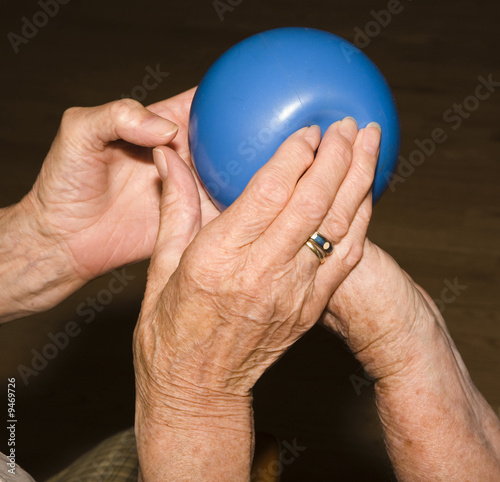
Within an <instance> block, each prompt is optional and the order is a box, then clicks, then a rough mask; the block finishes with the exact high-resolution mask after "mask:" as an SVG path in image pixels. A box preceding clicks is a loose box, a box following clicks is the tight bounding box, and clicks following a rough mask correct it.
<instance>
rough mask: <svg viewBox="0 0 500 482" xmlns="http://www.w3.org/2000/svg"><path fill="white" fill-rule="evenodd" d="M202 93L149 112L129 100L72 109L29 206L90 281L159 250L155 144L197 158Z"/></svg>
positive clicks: (39, 223) (39, 225)
mask: <svg viewBox="0 0 500 482" xmlns="http://www.w3.org/2000/svg"><path fill="white" fill-rule="evenodd" d="M194 90H195V89H191V90H189V91H187V92H184V93H183V94H180V95H178V96H176V97H173V98H171V99H168V100H166V101H163V102H160V103H158V104H155V105H154V106H151V107H150V108H149V109H146V108H145V107H143V106H142V105H141V104H140V103H138V102H136V101H133V100H130V99H123V100H120V101H116V102H111V103H109V104H106V105H103V106H100V107H93V108H80V107H76V108H71V109H69V110H67V111H66V112H65V114H64V116H63V120H62V123H61V127H60V129H59V132H58V134H57V136H56V138H55V140H54V142H53V144H52V147H51V149H50V151H49V153H48V155H47V158H46V160H45V162H44V164H43V166H42V169H41V172H40V174H39V176H38V179H37V181H36V183H35V185H34V187H33V189H32V191H31V192H30V193H29V194H28V196H26V198H25V199H23V201H22V204H24V208H25V211H26V213H28V214H30V215H32V216H33V218H34V219H35V220H36V225H37V229H38V230H39V232H40V233H41V234H42V236H43V237H44V238H46V239H49V238H50V239H56V240H58V243H59V244H60V246H61V250H63V251H64V253H65V255H66V256H67V257H68V267H70V269H71V271H72V272H73V273H74V276H75V277H77V278H79V279H81V280H82V282H86V281H88V280H90V279H92V278H94V277H96V276H99V275H100V274H103V273H105V272H107V271H109V270H111V269H114V268H116V267H119V266H122V265H125V264H128V263H132V262H135V261H139V260H142V259H145V258H147V257H149V256H150V255H151V253H152V251H153V246H154V243H155V239H156V236H157V233H158V223H159V220H158V208H159V200H160V192H161V185H160V180H159V177H158V172H157V170H156V168H155V166H154V164H153V162H152V154H151V147H155V146H158V145H166V144H169V143H170V144H171V146H172V148H173V149H174V150H175V151H176V152H177V153H178V154H179V155H180V156H181V157H182V158H184V159H185V160H186V161H187V162H189V155H188V153H189V147H188V141H187V126H188V116H189V109H190V106H191V101H192V97H193V94H194ZM154 112H161V114H160V115H161V117H160V115H156V114H155V113H154ZM174 123H175V124H177V126H179V130H178V131H177V126H176V125H175V124H174ZM174 138H175V140H174ZM209 209H210V207H209ZM212 209H213V210H215V208H214V207H213V206H212ZM209 214H213V211H212V213H209ZM207 216H208V215H207Z"/></svg>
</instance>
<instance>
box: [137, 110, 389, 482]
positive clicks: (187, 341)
mask: <svg viewBox="0 0 500 482" xmlns="http://www.w3.org/2000/svg"><path fill="white" fill-rule="evenodd" d="M320 138H321V136H320V130H319V128H317V127H311V128H305V129H301V130H300V131H298V132H296V133H294V134H293V135H292V136H290V137H289V138H288V139H287V141H285V143H284V144H283V145H282V146H281V147H280V148H279V149H278V151H277V152H276V154H275V155H274V156H273V158H272V159H271V160H270V161H269V162H268V163H267V164H266V165H265V166H263V167H262V168H261V169H260V170H259V171H258V172H257V174H256V175H255V176H254V177H253V178H252V180H251V181H250V183H249V185H248V186H247V188H246V189H245V191H244V192H243V193H242V195H241V196H240V197H239V198H238V199H237V200H236V201H235V203H233V204H232V205H231V206H230V207H229V208H228V209H226V210H225V211H224V212H223V213H222V214H221V215H220V216H219V217H217V218H216V219H214V220H213V221H212V222H211V223H209V224H208V225H206V226H205V227H204V228H203V229H200V227H201V224H202V223H201V210H200V204H201V199H199V198H198V194H197V187H196V184H195V180H194V178H193V176H192V174H191V172H190V170H189V169H188V167H187V166H186V164H185V163H184V162H183V161H182V159H180V158H179V157H178V156H176V155H175V153H174V152H173V151H172V150H170V149H168V148H162V149H160V148H158V149H155V162H156V163H157V166H158V171H159V172H160V173H163V175H162V179H163V192H162V198H161V202H160V210H161V215H160V229H159V233H158V239H157V243H156V246H155V250H154V252H153V257H152V259H151V264H150V268H149V272H148V283H147V288H146V293H145V297H144V301H143V305H142V309H141V314H140V317H139V321H138V324H137V327H136V330H135V333H134V367H135V373H136V434H137V447H138V454H139V463H140V468H141V477H142V480H143V481H147V482H150V481H163V480H172V481H191V480H200V481H214V480H215V481H231V482H233V481H237V482H240V481H245V480H249V477H250V468H251V462H252V455H253V417H252V408H251V393H252V388H253V386H254V384H255V383H256V381H257V380H258V378H259V377H260V376H261V375H262V373H264V371H265V370H266V369H267V368H268V367H269V366H270V365H272V364H273V363H274V362H276V361H277V360H278V359H279V358H280V357H281V356H282V354H283V353H284V352H285V351H286V350H287V348H288V347H289V346H290V345H292V344H293V343H294V342H295V341H296V340H297V339H298V338H299V337H300V336H301V335H302V334H304V333H305V332H306V331H307V330H308V329H309V328H311V327H312V326H313V325H314V324H315V322H316V320H317V319H318V317H319V316H320V314H321V312H322V311H323V309H324V306H325V305H326V303H327V301H328V299H329V298H330V296H331V294H332V293H333V291H334V290H335V288H336V287H337V286H338V284H339V283H340V282H341V281H342V280H343V279H344V277H345V276H346V275H347V273H348V272H349V271H350V269H351V268H352V266H353V265H355V264H356V262H357V261H358V260H359V256H361V251H362V248H363V240H364V237H365V234H366V229H367V227H368V222H369V218H370V213H371V197H370V195H369V194H368V193H369V190H370V186H371V184H372V181H373V173H374V170H375V165H376V159H377V156H376V150H377V146H378V143H379V141H380V131H379V130H378V129H376V128H373V127H370V128H367V129H363V130H361V131H360V132H359V134H358V130H357V126H356V125H355V123H354V121H353V120H352V119H349V120H347V121H346V120H344V121H342V122H337V123H336V124H334V125H332V126H331V127H330V128H329V129H328V131H327V132H326V133H325V135H324V138H323V140H322V141H321V144H320ZM363 138H364V141H365V142H366V141H370V142H372V143H373V144H374V145H373V146H372V149H370V150H369V151H370V153H368V152H367V151H364V148H363V147H362V139H363ZM332 158H334V159H335V160H336V161H337V162H332ZM359 164H363V165H364V167H365V169H364V170H363V171H362V173H363V174H365V175H364V176H360V174H361V171H360V170H359V169H358V168H357V167H359ZM353 175H354V176H356V178H357V179H358V181H359V184H358V186H357V189H354V190H353V189H352V185H353V184H352V183H351V181H352V179H351V176H353ZM353 191H355V192H353ZM337 203H339V204H338V205H337ZM332 208H333V209H334V210H335V209H340V208H343V212H344V213H345V214H346V215H347V216H348V218H347V219H346V224H347V231H348V233H347V234H345V236H344V237H342V239H341V240H339V242H338V244H336V246H335V251H334V253H333V254H332V255H331V256H329V257H328V259H327V260H325V263H324V264H320V260H319V259H318V258H317V257H316V256H315V255H314V254H313V253H312V252H311V251H310V250H309V249H308V248H307V247H304V243H305V242H306V241H307V239H308V238H309V236H310V235H311V233H313V232H314V231H315V230H316V229H319V230H320V232H321V233H324V235H325V236H327V237H328V239H332V238H333V236H334V234H335V233H334V231H336V230H335V223H334V222H333V220H334V219H335V217H334V216H333V217H330V216H329V215H328V214H329V213H331V212H332ZM166 220H168V228H165V227H166V226H167V223H166Z"/></svg>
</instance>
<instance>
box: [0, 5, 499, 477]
mask: <svg viewBox="0 0 500 482" xmlns="http://www.w3.org/2000/svg"><path fill="white" fill-rule="evenodd" d="M387 3H388V2H387V0H378V1H373V2H370V1H368V0H358V1H349V2H340V1H327V0H310V1H309V2H305V1H304V0H301V1H298V0H293V1H284V0H281V1H264V0H244V1H242V2H241V4H240V5H239V6H236V7H235V8H234V11H232V12H226V14H225V18H224V20H223V21H221V20H220V19H219V17H218V15H217V13H216V11H215V9H214V7H213V5H212V1H211V0H206V1H199V2H191V1H184V2H181V1H180V0H178V1H176V2H171V1H165V0H163V1H147V0H145V1H143V2H133V1H129V2H125V1H120V2H119V1H115V0H113V1H108V2H102V1H96V0H90V1H89V0H87V1H83V0H72V1H70V2H69V3H68V4H66V5H62V6H61V7H60V12H59V13H58V14H57V15H56V16H55V17H54V18H53V19H51V20H50V21H49V22H48V24H47V25H46V26H45V27H43V28H41V29H40V31H39V33H38V34H37V35H36V36H35V37H34V38H33V39H31V40H30V41H29V43H28V44H27V45H21V46H20V51H19V53H18V54H15V53H14V51H13V49H12V47H11V45H10V43H9V40H8V39H7V34H8V33H9V32H15V33H20V30H21V26H22V20H21V19H22V17H23V16H27V17H28V18H30V19H31V18H32V17H33V15H34V14H35V13H36V12H37V11H39V10H40V7H39V6H38V5H37V3H36V2H35V1H31V0H30V1H23V2H9V4H8V6H7V5H5V2H4V5H2V14H1V22H2V39H3V40H2V41H1V48H2V57H1V58H2V67H1V86H2V93H1V109H0V117H1V122H0V138H1V141H2V143H1V148H2V156H1V162H2V172H3V175H2V176H1V179H0V205H2V206H5V205H9V204H11V203H14V202H16V201H18V200H19V199H20V197H21V196H22V195H23V194H24V193H26V192H27V191H28V190H29V189H30V186H31V185H32V183H33V181H34V179H35V177H36V174H37V172H38V170H39V168H40V165H41V163H42V162H43V159H44V156H45V154H46V152H47V150H48V148H49V146H50V143H51V140H52V139H53V137H54V135H55V133H56V130H57V127H58V124H59V121H60V118H61V114H62V112H63V111H64V109H65V108H67V107H70V106H73V105H85V106H90V105H98V104H102V103H105V102H108V101H110V100H113V99H116V98H119V97H120V96H121V94H123V93H127V92H130V91H131V89H132V88H133V87H134V86H136V85H139V84H140V83H141V82H142V79H143V77H144V75H145V73H146V72H145V68H146V67H147V66H151V67H153V68H154V66H156V65H157V64H160V65H161V68H162V70H164V71H166V72H169V73H170V75H169V77H168V78H167V79H166V80H165V81H164V82H163V83H162V84H161V85H160V86H158V88H157V89H155V90H154V91H151V92H150V93H148V96H147V98H146V99H145V101H144V103H150V102H154V101H157V100H161V99H164V98H167V97H169V96H171V95H173V94H176V93H178V92H180V91H183V90H185V89H187V88H189V87H191V86H193V85H196V84H197V83H198V82H199V80H200V79H201V77H202V75H203V73H204V72H205V71H206V69H207V68H208V67H209V66H210V65H211V63H212V62H213V61H214V60H215V59H216V58H217V57H218V56H219V55H220V54H221V53H222V52H223V51H224V50H226V49H227V48H229V47H230V46H231V45H233V44H234V43H236V42H237V41H239V40H241V39H243V38H245V37H247V36H250V35H252V34H254V33H256V32H259V31H262V30H266V29H269V28H274V27H281V26H309V27H316V28H320V29H324V30H328V31H331V32H334V33H337V34H339V35H341V36H344V37H345V38H347V39H349V40H351V41H352V40H353V39H354V33H355V30H354V29H355V28H356V27H360V28H361V29H364V28H365V25H366V24H367V22H369V21H370V20H372V17H371V14H370V11H371V10H372V9H374V10H376V11H379V10H381V9H385V8H386V7H387ZM401 5H403V7H404V9H403V11H402V12H401V13H400V14H399V15H396V16H394V17H393V18H392V21H391V22H390V24H389V25H388V26H387V27H385V28H382V30H381V33H380V35H378V36H376V37H374V38H373V39H372V41H371V43H370V45H368V46H367V47H366V48H365V49H364V51H365V53H367V54H368V55H369V56H370V57H371V58H372V59H373V60H374V61H375V63H377V65H378V66H379V67H380V69H381V70H382V72H383V73H384V74H385V76H386V78H387V80H388V82H389V84H390V85H391V87H392V89H393V91H394V95H395V98H396V100H397V103H398V106H399V110H400V114H401V121H402V132H403V143H402V154H403V155H404V156H405V157H407V156H408V155H409V154H410V153H411V151H412V150H413V149H414V148H415V144H414V140H415V139H417V138H418V139H423V138H426V137H429V136H430V134H431V132H432V130H433V129H435V128H437V127H441V128H443V129H444V130H445V131H446V132H447V134H449V139H448V140H447V141H446V142H445V143H443V144H442V145H440V146H438V148H437V149H436V152H435V153H434V154H433V155H432V156H430V157H428V158H427V159H426V160H425V162H424V163H423V164H422V165H421V166H420V167H418V168H417V169H416V170H415V173H414V174H413V175H411V176H410V177H408V178H407V179H406V180H405V182H404V183H402V184H399V185H398V186H397V189H396V190H395V191H394V192H388V193H387V194H386V195H385V196H384V198H383V199H382V200H381V201H380V202H379V204H378V205H377V207H376V210H375V213H374V216H373V222H372V228H371V238H372V239H373V240H374V241H376V242H377V243H378V244H379V245H381V246H382V247H383V248H385V249H386V250H387V251H389V252H390V253H391V254H392V255H393V256H394V257H395V258H396V259H397V260H398V261H399V262H400V264H401V265H402V266H403V267H404V268H405V269H406V270H407V271H408V272H409V273H410V274H411V275H412V276H413V277H414V278H415V280H416V281H417V282H419V283H420V284H422V285H423V286H424V287H425V288H426V289H427V290H428V291H429V292H430V293H431V295H432V296H433V297H434V298H439V297H440V296H441V292H442V290H443V288H444V287H445V286H446V285H445V283H446V280H449V281H453V280H454V279H455V278H458V281H459V283H460V284H462V285H466V286H467V288H466V289H465V290H464V291H462V292H461V293H460V295H459V296H458V297H457V299H456V300H455V301H454V302H452V303H450V304H447V305H445V312H444V316H445V318H446V320H447V322H448V324H449V327H450V330H451V333H452V335H453V337H454V339H455V341H456V343H457V345H458V348H459V349H460V352H461V353H462V356H463V357H464V359H465V362H466V364H467V366H468V367H469V370H470V371H471V374H472V378H473V379H474V381H475V382H476V384H477V385H478V387H479V388H480V390H481V391H482V393H483V394H484V395H485V397H486V398H487V400H488V401H489V402H490V403H491V404H492V406H493V407H494V409H495V411H498V410H500V383H499V374H500V351H499V346H500V329H499V322H500V316H499V305H500V302H499V295H498V293H499V288H500V278H499V273H500V265H499V255H500V249H499V244H500V203H499V189H498V184H499V180H500V178H499V176H500V165H499V160H498V158H499V152H500V143H499V141H500V130H499V127H498V111H499V107H500V93H499V92H495V93H494V94H493V95H492V96H491V97H490V99H488V100H486V101H483V102H481V103H480V105H479V107H478V109H477V110H475V111H474V112H472V113H471V115H470V117H469V118H468V119H466V120H464V122H463V125H462V126H461V127H460V128H459V129H456V130H453V129H451V125H450V123H447V122H446V121H445V120H444V119H443V114H444V113H445V111H447V109H449V108H450V107H452V106H453V104H454V103H461V102H462V101H463V99H464V98H465V97H467V96H469V95H471V94H474V90H475V87H476V85H477V83H478V80H477V78H478V76H480V75H483V76H488V75H489V74H493V78H494V79H495V80H497V81H499V80H500V68H499V57H498V52H499V51H500V42H499V40H498V21H499V7H498V3H497V2H494V1H490V2H488V1H477V2H468V1H464V0H453V1H451V0H443V1H440V2H435V1H431V0H414V1H410V0H402V1H401ZM146 267H147V263H142V264H140V265H136V266H134V267H131V268H129V269H128V270H127V272H128V273H130V274H133V275H134V276H135V279H134V280H133V281H132V282H131V284H130V285H129V286H128V287H127V288H126V289H125V290H124V291H123V292H122V293H120V294H118V295H116V296H115V297H114V298H113V302H112V303H111V304H110V305H108V306H106V307H105V309H104V310H103V311H102V312H101V313H98V314H97V317H96V319H95V320H94V321H93V322H92V323H90V324H86V323H85V322H84V321H83V319H82V317H81V316H79V315H78V314H77V311H76V310H77V306H78V305H79V304H80V303H82V302H85V300H86V298H87V297H88V296H96V295H97V294H98V293H99V290H101V289H102V288H104V287H106V286H107V284H108V282H109V277H104V278H101V279H98V280H96V281H94V282H93V283H90V284H89V285H88V286H86V287H85V288H84V289H82V290H81V291H80V292H78V293H76V294H74V295H73V296H72V297H71V298H70V299H69V300H67V301H66V302H65V303H63V304H62V305H61V306H59V307H57V308H56V309H54V310H52V311H50V312H48V313H44V314H41V315H39V316H36V317H32V318H30V319H25V320H19V321H17V322H14V323H10V324H8V325H5V326H2V328H1V338H0V354H1V365H0V366H1V368H0V385H1V386H2V387H6V378H7V377H8V376H17V378H18V383H20V384H21V385H22V381H21V378H20V377H19V375H18V366H19V365H20V364H24V365H29V363H30V360H31V358H32V354H31V350H33V349H36V350H42V348H43V347H44V346H45V344H46V343H48V342H49V341H50V340H49V339H48V334H49V332H52V333H55V332H57V331H59V330H61V329H62V327H64V325H65V323H66V322H68V321H69V320H75V321H76V322H77V323H78V324H79V326H81V328H82V333H81V334H80V335H79V336H78V337H77V338H75V339H72V341H71V343H70V345H69V346H68V347H67V348H65V349H64V350H61V352H60V353H59V355H58V356H57V358H55V359H54V360H52V361H51V362H50V363H49V365H48V367H47V368H46V369H45V370H43V371H42V372H41V373H40V374H39V375H38V376H37V377H31V378H30V379H29V384H28V385H27V386H20V387H19V388H18V391H17V409H18V412H17V414H18V418H19V425H18V432H17V442H18V448H17V455H18V461H19V463H20V464H21V465H22V466H24V467H25V468H26V469H27V470H29V471H31V473H32V474H33V475H34V476H35V477H37V478H39V479H41V480H43V479H44V478H45V477H46V476H47V475H50V474H51V473H53V472H55V471H56V470H58V469H60V468H62V467H64V466H65V465H66V464H67V463H68V462H69V461H71V460H72V459H73V458H74V457H76V456H77V455H79V454H81V453H82V452H84V451H85V450H87V449H88V448H90V447H92V446H93V445H94V444H96V443H97V442H98V441H100V440H102V439H103V438H105V437H106V436H108V435H111V434H113V433H114V432H116V431H118V430H120V429H122V428H125V427H128V426H130V425H131V424H132V423H133V405H134V385H133V370H132V361H131V335H132V330H133V327H134V323H135V321H136V317H137V314H138V310H139V306H140V301H141V297H142V294H143V290H144V282H145V270H146ZM360 301H362V300H360ZM352 374H357V375H358V376H362V371H361V370H360V369H359V366H358V365H357V363H356V362H355V361H354V359H353V358H352V357H351V355H350V354H349V353H348V352H347V351H346V350H345V349H344V348H343V346H342V345H341V344H340V343H339V342H338V341H337V340H336V339H334V338H333V337H331V336H330V335H329V334H327V333H326V332H324V331H323V330H321V329H319V328H318V329H313V330H312V331H311V332H310V333H309V334H308V335H307V336H306V337H304V339H303V340H301V341H300V342H299V343H297V345H296V346H295V347H294V348H293V349H292V350H291V351H290V352H289V353H288V354H287V355H286V356H285V357H284V358H283V359H282V360H281V361H280V362H279V363H278V364H277V365H276V366H275V367H273V368H272V370H271V371H270V372H269V373H268V374H266V375H265V376H264V377H263V379H262V380H261V381H260V382H259V384H258V386H257V389H256V391H255V410H256V424H257V428H258V429H260V430H267V431H269V432H271V433H274V434H276V436H277V437H278V438H279V439H280V440H286V441H289V442H290V443H292V442H293V440H294V439H296V441H297V443H298V444H299V445H300V446H303V447H306V449H305V450H304V451H302V452H301V453H300V455H299V457H298V458H297V459H296V460H295V461H294V462H293V463H291V464H289V465H287V466H286V467H285V471H284V474H283V480H285V481H306V480H315V481H316V480H351V481H372V480H373V481H386V480H391V477H392V476H391V470H390V466H389V465H388V462H387V459H386V458H385V455H384V448H383V442H382V439H381V434H380V428H379V425H378V422H377V418H376V414H375V412H374V406H373V401H372V393H371V391H370V389H369V388H368V387H365V386H363V387H362V389H361V394H360V395H359V396H358V395H357V394H356V392H355V390H354V388H353V386H352V384H351V381H350V376H351V375H352ZM1 393H2V394H3V395H2V397H3V396H5V397H6V395H5V390H4V388H2V391H1ZM3 400H6V398H3ZM3 403H4V402H2V405H1V406H4V410H5V411H4V412H3V413H6V406H5V405H3ZM0 433H1V434H2V435H1V436H0V449H1V450H3V451H5V450H6V439H7V436H6V432H5V430H4V429H2V430H1V431H0Z"/></svg>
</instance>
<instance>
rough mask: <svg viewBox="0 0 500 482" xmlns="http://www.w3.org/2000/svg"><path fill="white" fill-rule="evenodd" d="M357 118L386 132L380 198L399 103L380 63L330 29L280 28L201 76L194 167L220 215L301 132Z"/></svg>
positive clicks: (388, 173) (394, 151)
mask: <svg viewBox="0 0 500 482" xmlns="http://www.w3.org/2000/svg"><path fill="white" fill-rule="evenodd" d="M346 116H352V117H354V118H355V119H356V120H357V122H358V125H359V127H360V128H362V127H366V125H367V124H369V123H370V122H378V123H379V124H380V125H381V127H382V140H381V146H380V156H379V160H378V164H377V170H376V174H375V181H374V185H373V197H374V201H376V200H378V199H379V198H380V196H381V195H382V193H383V191H384V190H385V189H386V187H387V185H388V183H389V182H390V180H391V177H392V174H393V172H394V169H395V167H396V162H397V157H398V153H399V146H400V127H399V118H398V114H397V110H396V105H395V103H394V99H393V97H392V94H391V91H390V89H389V86H388V85H387V82H386V81H385V79H384V77H383V76H382V74H381V73H380V71H379V70H378V68H377V67H376V66H375V64H374V63H373V62H372V61H371V60H370V59H369V58H368V57H367V56H366V55H365V54H363V53H362V52H361V50H359V49H358V48H356V47H355V46H354V45H352V44H351V43H349V42H347V41H346V40H344V39H342V38H340V37H338V36H336V35H333V34H331V33H329V32H323V31H321V30H315V29H310V28H298V27H297V28H296V27H293V28H292V27H291V28H280V29H275V30H269V31H267V32H263V33H260V34H257V35H254V36H252V37H250V38H247V39H246V40H243V41H242V42H240V43H238V44H236V45H235V46H234V47H232V48H230V49H229V50H228V51H227V52H225V53H224V54H223V55H222V56H221V57H220V58H219V59H218V60H217V61H216V62H215V63H214V64H213V65H212V67H211V68H210V69H209V70H208V72H207V73H206V74H205V76H204V77H203V79H202V81H201V83H200V85H199V86H198V89H197V91H196V94H195V96H194V99H193V103H192V106H191V113H190V119H189V145H190V149H191V155H192V158H193V161H194V165H195V167H196V170H197V172H198V175H199V176H200V179H201V181H202V182H203V184H204V186H205V188H206V190H207V191H208V193H209V194H210V196H211V198H212V200H213V201H214V203H215V205H216V206H217V207H218V208H219V209H220V210H223V209H225V208H226V207H227V206H229V205H230V204H231V203H232V202H233V201H234V200H235V199H236V198H237V197H238V196H239V195H240V194H241V193H242V191H243V189H244V188H245V186H246V185H247V184H248V182H249V181H250V179H251V178H252V176H253V175H254V174H255V173H256V172H257V171H258V170H259V168H260V167H262V166H263V165H264V164H265V163H266V162H267V161H268V160H269V159H270V158H271V157H272V156H273V154H274V153H275V152H276V150H277V148H278V147H279V146H280V145H281V144H282V143H283V141H284V140H285V139H286V138H287V137H288V136H289V135H290V134H292V133H293V132H295V131H296V130H298V129H300V128H302V127H305V126H310V125H313V124H318V125H319V126H320V127H321V131H322V133H323V134H324V133H325V132H326V130H327V128H328V127H329V126H330V125H331V124H333V123H334V122H336V121H338V120H341V119H343V118H344V117H346Z"/></svg>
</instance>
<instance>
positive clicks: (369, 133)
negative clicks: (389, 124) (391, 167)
mask: <svg viewBox="0 0 500 482" xmlns="http://www.w3.org/2000/svg"><path fill="white" fill-rule="evenodd" d="M366 127H367V128H368V127H375V128H376V129H364V131H363V139H362V145H363V149H364V150H365V151H366V152H367V153H368V154H370V155H372V156H376V155H377V153H378V151H379V149H380V137H381V134H382V129H381V127H380V125H379V124H378V123H377V122H370V123H369V124H368V125H367V126H366Z"/></svg>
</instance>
